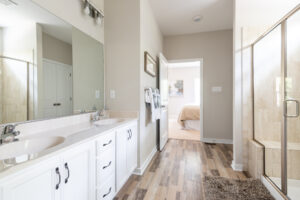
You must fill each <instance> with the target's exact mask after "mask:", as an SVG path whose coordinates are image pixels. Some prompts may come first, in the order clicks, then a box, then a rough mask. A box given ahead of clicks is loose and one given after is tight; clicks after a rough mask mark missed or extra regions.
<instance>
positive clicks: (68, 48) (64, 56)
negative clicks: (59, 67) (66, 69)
mask: <svg viewBox="0 0 300 200" xmlns="http://www.w3.org/2000/svg"><path fill="white" fill-rule="evenodd" d="M43 57H44V58H47V59H50V60H54V61H57V62H60V63H64V64H67V65H72V45H71V44H68V43H66V42H64V41H61V40H59V39H57V38H54V37H52V36H51V35H48V34H46V33H43Z"/></svg>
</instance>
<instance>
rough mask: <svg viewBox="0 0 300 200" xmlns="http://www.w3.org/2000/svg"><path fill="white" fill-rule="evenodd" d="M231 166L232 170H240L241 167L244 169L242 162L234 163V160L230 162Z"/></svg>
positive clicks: (241, 169)
mask: <svg viewBox="0 0 300 200" xmlns="http://www.w3.org/2000/svg"><path fill="white" fill-rule="evenodd" d="M231 168H232V169H233V170H234V171H239V172H242V171H243V169H244V166H243V164H240V163H236V162H235V161H234V160H233V161H232V163H231Z"/></svg>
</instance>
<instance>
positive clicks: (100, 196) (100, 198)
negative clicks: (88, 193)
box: [97, 175, 116, 200]
mask: <svg viewBox="0 0 300 200" xmlns="http://www.w3.org/2000/svg"><path fill="white" fill-rule="evenodd" d="M115 193H116V192H115V176H114V175H113V176H111V177H110V178H109V179H108V180H107V182H106V183H105V184H104V185H103V186H102V187H100V188H99V189H98V190H97V200H112V199H113V198H114V196H115Z"/></svg>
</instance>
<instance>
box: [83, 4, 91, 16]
mask: <svg viewBox="0 0 300 200" xmlns="http://www.w3.org/2000/svg"><path fill="white" fill-rule="evenodd" d="M84 13H85V14H86V15H89V14H90V6H89V3H88V2H86V3H85V6H84Z"/></svg>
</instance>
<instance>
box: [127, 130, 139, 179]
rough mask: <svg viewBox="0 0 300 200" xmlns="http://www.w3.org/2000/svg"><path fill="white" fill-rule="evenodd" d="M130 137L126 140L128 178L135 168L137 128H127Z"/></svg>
mask: <svg viewBox="0 0 300 200" xmlns="http://www.w3.org/2000/svg"><path fill="white" fill-rule="evenodd" d="M129 132H130V136H129V138H128V140H127V147H126V148H127V170H128V173H129V176H130V175H131V174H132V172H133V171H134V170H135V168H136V167H137V127H136V126H131V127H130V128H129Z"/></svg>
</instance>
